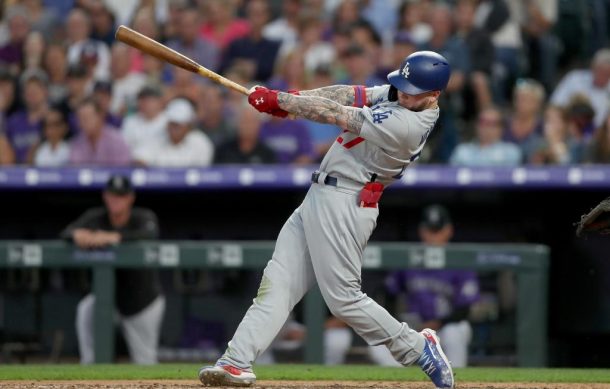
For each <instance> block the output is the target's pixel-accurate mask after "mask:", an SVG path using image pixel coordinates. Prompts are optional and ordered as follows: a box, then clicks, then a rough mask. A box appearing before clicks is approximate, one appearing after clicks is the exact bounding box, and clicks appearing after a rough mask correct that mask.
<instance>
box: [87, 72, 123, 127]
mask: <svg viewBox="0 0 610 389" xmlns="http://www.w3.org/2000/svg"><path fill="white" fill-rule="evenodd" d="M112 88H113V86H112V83H111V82H110V81H96V82H95V84H94V85H93V100H95V102H96V103H98V104H99V105H100V108H101V109H102V112H103V113H104V121H105V122H106V123H107V124H109V125H111V126H112V127H115V128H121V123H122V122H123V116H119V115H116V114H114V113H112V112H111V111H110V104H111V103H112Z"/></svg>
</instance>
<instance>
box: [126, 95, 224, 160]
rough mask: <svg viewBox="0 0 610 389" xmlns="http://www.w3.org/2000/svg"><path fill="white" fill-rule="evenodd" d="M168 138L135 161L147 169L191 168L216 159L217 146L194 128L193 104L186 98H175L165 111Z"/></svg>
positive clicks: (137, 157) (138, 156)
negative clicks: (215, 149) (151, 167)
mask: <svg viewBox="0 0 610 389" xmlns="http://www.w3.org/2000/svg"><path fill="white" fill-rule="evenodd" d="M165 115H166V116H167V121H168V124H167V137H165V138H164V139H163V140H162V141H161V142H160V143H158V144H156V145H154V146H151V147H149V148H147V149H146V150H144V153H142V154H140V155H137V156H136V157H135V159H136V160H137V161H138V162H139V163H141V164H143V165H146V166H163V167H188V166H208V165H210V164H211V163H212V160H213V158H214V146H213V144H212V142H211V141H210V139H209V138H208V137H207V136H206V135H205V134H204V133H203V132H202V131H201V130H199V129H196V128H193V124H194V123H195V120H196V115H195V108H194V107H193V104H192V103H191V102H190V101H189V100H187V99H185V98H176V99H173V100H172V101H170V102H169V104H168V105H167V108H166V109H165Z"/></svg>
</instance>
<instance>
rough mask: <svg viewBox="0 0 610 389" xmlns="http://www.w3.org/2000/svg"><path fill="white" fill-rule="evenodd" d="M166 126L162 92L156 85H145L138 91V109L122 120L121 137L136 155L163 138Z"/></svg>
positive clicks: (165, 136) (164, 137)
mask: <svg viewBox="0 0 610 389" xmlns="http://www.w3.org/2000/svg"><path fill="white" fill-rule="evenodd" d="M166 128H167V115H166V114H165V110H164V109H163V99H162V92H161V90H160V89H159V88H157V87H154V86H145V87H144V88H142V89H141V90H140V92H139V93H138V111H137V112H136V113H134V114H133V115H130V116H128V117H127V118H125V121H123V125H122V126H121V132H122V134H123V138H124V139H125V142H126V143H127V145H128V146H129V149H130V150H131V152H132V154H133V155H136V156H137V155H140V154H142V153H145V152H146V151H145V150H146V149H148V148H150V147H152V146H154V145H156V144H158V143H160V142H162V141H163V140H165V139H166V138H167V132H166Z"/></svg>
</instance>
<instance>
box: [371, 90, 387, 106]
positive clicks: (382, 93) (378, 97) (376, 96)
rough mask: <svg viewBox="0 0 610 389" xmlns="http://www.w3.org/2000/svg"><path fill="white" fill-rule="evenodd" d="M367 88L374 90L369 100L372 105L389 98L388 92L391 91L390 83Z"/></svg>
mask: <svg viewBox="0 0 610 389" xmlns="http://www.w3.org/2000/svg"><path fill="white" fill-rule="evenodd" d="M367 89H368V90H371V91H372V94H371V101H369V104H368V105H370V106H371V107H373V106H375V105H377V104H380V103H383V102H384V101H387V100H388V92H389V91H390V86H389V85H382V86H374V87H372V88H367Z"/></svg>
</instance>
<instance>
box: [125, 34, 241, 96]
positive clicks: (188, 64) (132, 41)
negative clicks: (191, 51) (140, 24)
mask: <svg viewBox="0 0 610 389" xmlns="http://www.w3.org/2000/svg"><path fill="white" fill-rule="evenodd" d="M115 37H116V39H118V40H120V41H121V42H123V43H126V44H128V45H129V46H132V47H135V48H136V49H138V50H141V51H143V52H145V53H146V54H150V55H152V56H153V57H156V58H158V59H160V60H162V61H166V62H169V63H171V64H172V65H175V66H178V67H181V68H182V69H185V70H188V71H189V72H193V73H197V74H199V75H201V76H203V77H207V78H209V79H210V80H212V81H214V82H216V83H218V84H220V85H223V86H226V87H227V88H230V89H233V90H234V91H237V92H239V93H242V94H244V95H246V96H247V95H248V94H249V92H248V89H246V88H245V87H243V86H241V85H239V84H238V83H236V82H233V81H231V80H229V79H227V78H225V77H223V76H221V75H220V74H217V73H214V72H213V71H211V70H209V69H206V68H205V67H203V66H201V65H199V64H198V63H197V62H195V61H193V60H192V59H190V58H187V57H185V56H184V55H182V54H180V53H178V52H176V51H174V50H172V49H170V48H169V47H167V46H165V45H162V44H161V43H159V42H157V41H155V40H154V39H150V38H149V37H147V36H145V35H142V34H140V33H139V32H137V31H134V30H132V29H131V28H129V27H125V26H119V28H118V29H117V30H116V34H115Z"/></svg>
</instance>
